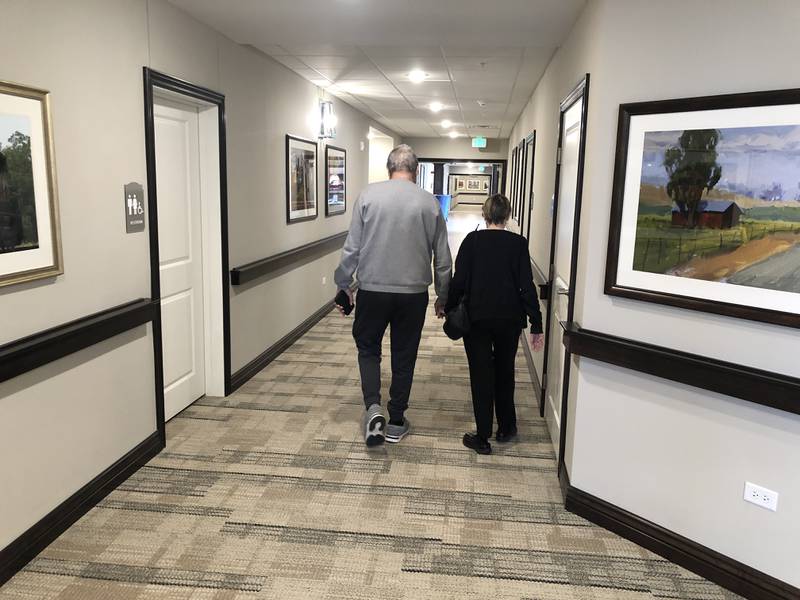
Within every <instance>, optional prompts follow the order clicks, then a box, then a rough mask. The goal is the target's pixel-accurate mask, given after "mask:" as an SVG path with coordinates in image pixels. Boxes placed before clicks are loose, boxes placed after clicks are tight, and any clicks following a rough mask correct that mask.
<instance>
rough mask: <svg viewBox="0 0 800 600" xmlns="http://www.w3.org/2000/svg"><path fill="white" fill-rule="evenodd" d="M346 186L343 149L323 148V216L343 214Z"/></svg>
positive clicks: (345, 160) (345, 206) (345, 201)
mask: <svg viewBox="0 0 800 600" xmlns="http://www.w3.org/2000/svg"><path fill="white" fill-rule="evenodd" d="M346 186H347V152H346V151H345V150H344V148H337V147H335V146H326V147H325V199H326V202H325V216H326V217H332V216H333V215H341V214H344V212H345V210H347V199H346V198H345V192H346Z"/></svg>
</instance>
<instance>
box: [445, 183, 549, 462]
mask: <svg viewBox="0 0 800 600" xmlns="http://www.w3.org/2000/svg"><path fill="white" fill-rule="evenodd" d="M510 214H511V203H510V202H509V201H508V198H506V197H505V196H503V195H502V194H495V195H494V196H491V197H490V198H489V199H488V200H486V203H485V204H484V205H483V218H484V219H485V220H486V229H483V230H480V231H473V232H471V233H469V234H468V235H467V237H466V238H464V241H463V242H462V244H461V248H460V249H459V251H458V256H457V257H456V271H455V275H454V276H453V281H452V283H451V284H450V294H449V296H448V299H447V306H446V310H447V311H449V310H452V309H453V308H454V307H455V306H456V305H457V304H458V303H459V301H460V300H461V298H462V297H463V296H464V295H465V294H466V297H467V299H466V306H467V312H468V313H469V318H470V323H471V325H470V331H469V333H468V334H467V335H465V336H464V348H465V349H466V351H467V360H468V362H469V377H470V383H471V385H472V405H473V408H474V411H475V422H476V424H477V431H476V432H474V433H466V434H464V440H463V441H464V445H465V446H466V447H467V448H471V449H472V450H475V451H476V452H477V453H478V454H490V453H491V452H492V446H491V444H490V443H489V438H490V437H491V435H492V412H493V411H494V413H495V414H496V415H497V434H496V436H495V439H496V440H497V441H498V442H508V441H510V440H512V439H513V438H514V437H515V436H516V435H517V415H516V411H515V409H514V364H515V359H516V355H517V346H518V343H519V337H520V334H521V332H522V330H523V329H524V328H525V327H526V325H527V321H528V320H530V326H531V333H530V335H531V346H532V347H533V349H534V350H535V351H537V352H538V351H539V350H541V349H542V346H543V336H542V314H541V311H540V310H539V300H538V298H537V296H536V288H535V287H534V284H533V274H532V273H531V261H530V255H529V253H528V242H527V240H526V239H525V238H523V237H522V236H520V235H517V234H515V233H511V232H510V231H506V223H507V222H508V218H509V216H510ZM467 288H469V289H467Z"/></svg>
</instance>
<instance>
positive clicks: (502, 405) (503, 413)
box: [464, 319, 522, 440]
mask: <svg viewBox="0 0 800 600" xmlns="http://www.w3.org/2000/svg"><path fill="white" fill-rule="evenodd" d="M521 332H522V328H521V327H520V326H519V322H518V321H516V320H511V319H506V320H501V319H497V320H486V321H477V322H475V323H473V324H472V326H471V328H470V332H469V334H468V335H466V336H464V348H465V349H466V351H467V360H468V361H469V379H470V383H471V385H472V407H473V409H474V410H475V423H476V424H477V426H478V435H479V436H480V437H482V438H484V439H487V440H488V439H489V438H490V437H491V436H492V412H493V409H494V413H495V414H496V415H497V428H498V430H500V431H504V432H509V431H514V430H516V428H517V413H516V411H515V410H514V364H515V359H516V356H517V347H518V345H519V336H520V333H521Z"/></svg>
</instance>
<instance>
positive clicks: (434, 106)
mask: <svg viewBox="0 0 800 600" xmlns="http://www.w3.org/2000/svg"><path fill="white" fill-rule="evenodd" d="M428 108H430V109H431V111H432V112H435V113H438V112H439V111H440V110H442V109H443V108H444V104H442V103H441V102H431V103H430V105H428Z"/></svg>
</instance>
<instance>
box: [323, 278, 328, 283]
mask: <svg viewBox="0 0 800 600" xmlns="http://www.w3.org/2000/svg"><path fill="white" fill-rule="evenodd" d="M326 283H328V278H327V277H323V278H322V285H325V284H326Z"/></svg>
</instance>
